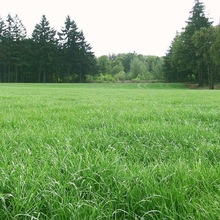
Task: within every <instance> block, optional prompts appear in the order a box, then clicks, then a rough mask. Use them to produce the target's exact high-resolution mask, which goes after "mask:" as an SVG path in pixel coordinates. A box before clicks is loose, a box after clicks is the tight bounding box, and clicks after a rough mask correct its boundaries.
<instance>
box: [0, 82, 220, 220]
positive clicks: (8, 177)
mask: <svg viewBox="0 0 220 220" xmlns="http://www.w3.org/2000/svg"><path fill="white" fill-rule="evenodd" d="M0 105H1V106H0V219H1V220H11V219H21V220H23V219H24V220H26V219H31V220H37V219H48V220H55V219H57V220H65V219H76V220H89V219H91V220H96V219H100V220H101V219H103V220H104V219H106V220H108V219H109V220H110V219H112V220H114V219H129V220H133V219H134V220H144V219H147V220H148V219H150V220H151V219H158V220H159V219H163V220H165V219H167V220H171V219H173V220H186V219H187V220H188V219H189V220H192V219H196V220H200V219H204V220H215V219H216V220H219V219H220V91H209V90H192V89H191V90H190V89H187V88H186V87H185V86H184V85H182V84H147V83H146V84H144V83H143V84H141V83H140V84H132V83H131V84H129V83H128V84H126V83H124V84H123V83H122V84H120V83H115V84H0Z"/></svg>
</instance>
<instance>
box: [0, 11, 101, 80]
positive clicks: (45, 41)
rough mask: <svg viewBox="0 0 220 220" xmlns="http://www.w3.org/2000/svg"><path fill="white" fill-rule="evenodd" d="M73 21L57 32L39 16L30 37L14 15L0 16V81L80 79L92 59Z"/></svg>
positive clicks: (92, 70) (92, 68) (68, 20)
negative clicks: (4, 17) (5, 17)
mask: <svg viewBox="0 0 220 220" xmlns="http://www.w3.org/2000/svg"><path fill="white" fill-rule="evenodd" d="M91 49H92V48H91V46H90V44H88V43H87V42H86V40H85V37H84V34H83V32H82V31H79V29H78V27H77V25H76V23H75V21H74V20H71V18H70V17H69V16H67V17H66V20H65V22H64V27H63V28H62V29H61V31H60V32H57V31H56V30H54V28H52V27H51V26H50V23H49V21H48V20H47V18H46V16H45V15H43V16H42V19H41V21H40V22H39V24H36V26H35V28H34V30H33V32H32V36H31V38H27V32H26V28H25V27H24V25H23V23H22V21H21V20H20V19H19V17H18V15H16V16H14V17H12V16H11V15H10V14H9V15H8V16H7V19H6V20H5V21H4V20H3V19H2V18H0V82H39V83H42V82H43V83H48V82H83V81H85V77H86V75H87V74H91V75H92V74H95V73H96V71H97V70H96V67H97V65H96V58H95V56H94V53H93V52H92V50H91Z"/></svg>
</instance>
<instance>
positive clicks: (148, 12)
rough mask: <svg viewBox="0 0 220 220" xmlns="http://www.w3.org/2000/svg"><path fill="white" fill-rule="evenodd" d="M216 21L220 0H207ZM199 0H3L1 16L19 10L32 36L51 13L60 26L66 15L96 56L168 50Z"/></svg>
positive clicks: (216, 21) (207, 10)
mask: <svg viewBox="0 0 220 220" xmlns="http://www.w3.org/2000/svg"><path fill="white" fill-rule="evenodd" d="M203 2H204V4H205V6H206V12H207V14H208V16H209V17H210V18H212V21H214V24H218V23H219V21H220V10H219V9H220V0H203ZM193 4H194V0H2V2H1V4H0V16H1V17H2V18H3V19H6V16H7V14H8V13H10V14H11V15H12V16H14V15H15V14H18V16H19V18H20V19H21V20H22V22H23V24H24V26H25V27H26V29H27V31H28V34H29V36H31V33H32V31H33V29H34V26H35V25H36V24H37V23H39V22H40V20H41V17H42V15H43V14H45V15H46V17H47V19H48V20H49V22H50V25H51V27H54V28H55V29H56V30H57V31H60V29H61V27H62V26H64V21H65V18H66V16H67V15H70V17H71V19H73V20H75V22H76V24H77V26H78V28H79V29H80V30H83V32H84V35H85V38H86V40H87V42H88V43H90V44H91V46H92V48H93V51H94V52H95V55H96V56H100V55H108V54H111V53H116V54H117V53H128V52H134V51H135V52H136V53H141V54H145V55H149V54H150V55H158V56H163V55H165V53H166V51H167V49H168V47H169V45H170V43H171V41H172V40H173V38H174V36H175V34H176V31H177V30H178V31H180V30H181V28H182V27H185V21H186V20H187V19H188V17H189V12H190V11H191V9H192V7H193Z"/></svg>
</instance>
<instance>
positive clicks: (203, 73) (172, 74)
mask: <svg viewBox="0 0 220 220" xmlns="http://www.w3.org/2000/svg"><path fill="white" fill-rule="evenodd" d="M217 29H218V28H217V27H213V26H212V22H210V21H209V19H208V18H207V17H206V16H205V6H204V4H203V3H202V2H200V1H199V0H196V1H195V4H194V6H193V9H192V11H191V12H190V16H189V19H188V21H187V25H186V27H185V28H184V29H183V31H182V32H181V33H177V35H176V37H175V38H174V40H173V42H172V43H171V47H170V49H169V51H168V53H167V54H166V56H165V58H164V60H165V62H164V68H163V70H164V76H165V78H166V80H167V81H170V82H186V81H190V82H197V83H198V85H199V86H203V85H204V84H206V83H208V84H209V87H210V89H213V88H214V84H215V83H216V82H217V80H218V77H217V75H218V68H217V67H216V63H215V62H214V57H213V56H215V55H214V54H217V53H218V52H217V50H216V51H215V49H214V48H215V46H214V45H218V42H217V38H216V37H215V35H216V34H215V33H216V32H217ZM211 48H212V49H211ZM216 49H217V48H216Z"/></svg>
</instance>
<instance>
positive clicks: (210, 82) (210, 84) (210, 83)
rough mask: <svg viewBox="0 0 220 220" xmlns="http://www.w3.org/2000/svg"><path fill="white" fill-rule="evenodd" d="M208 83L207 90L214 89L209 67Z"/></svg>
mask: <svg viewBox="0 0 220 220" xmlns="http://www.w3.org/2000/svg"><path fill="white" fill-rule="evenodd" d="M207 70H208V81H209V89H214V77H213V73H212V71H210V67H209V66H208V68H207Z"/></svg>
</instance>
